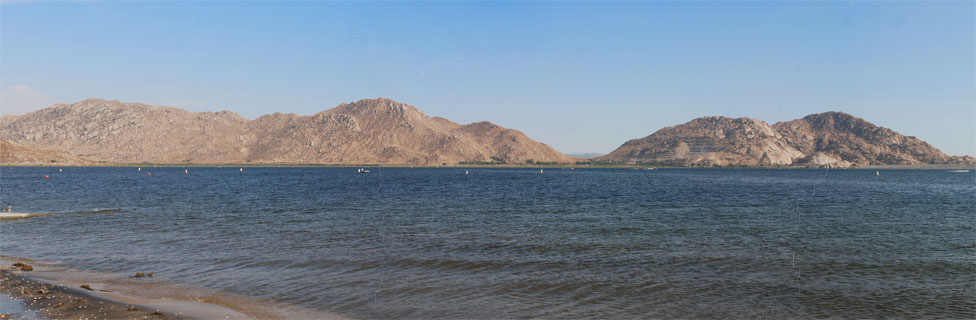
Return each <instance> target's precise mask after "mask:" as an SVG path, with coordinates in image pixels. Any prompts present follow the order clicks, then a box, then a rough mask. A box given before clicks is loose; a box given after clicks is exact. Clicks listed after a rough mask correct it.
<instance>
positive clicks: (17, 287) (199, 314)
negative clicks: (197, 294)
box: [0, 257, 268, 319]
mask: <svg viewBox="0 0 976 320" xmlns="http://www.w3.org/2000/svg"><path fill="white" fill-rule="evenodd" d="M10 261H17V262H15V263H10ZM0 262H3V266H2V267H0V294H3V295H6V296H5V297H6V298H8V299H10V300H12V302H19V303H22V304H23V305H24V307H25V308H24V310H20V311H21V312H15V313H13V314H5V315H4V318H13V319H18V318H31V317H42V318H47V319H252V318H255V317H252V316H249V315H247V314H244V313H242V312H239V311H236V310H233V309H231V308H228V307H225V306H221V305H217V304H212V303H207V302H201V301H189V300H179V299H161V298H143V297H137V296H133V295H127V294H125V293H122V292H119V291H116V290H113V289H115V288H116V287H118V286H113V285H112V284H110V283H108V282H106V281H103V279H100V278H98V277H92V279H91V280H92V281H90V282H89V281H79V274H68V272H65V271H64V270H63V269H60V268H52V267H50V266H49V265H46V264H43V263H38V262H35V261H33V260H30V259H15V258H14V259H12V258H10V257H2V258H0ZM10 309H13V311H18V310H17V309H18V308H10ZM3 312H7V311H6V310H4V311H3ZM28 314H29V315H28ZM264 316H268V315H267V314H265V315H264Z"/></svg>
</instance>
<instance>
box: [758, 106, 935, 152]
mask: <svg viewBox="0 0 976 320" xmlns="http://www.w3.org/2000/svg"><path fill="white" fill-rule="evenodd" d="M773 128H775V129H776V131H778V132H779V133H780V134H781V135H782V136H783V139H785V140H786V142H787V143H789V145H790V146H793V147H794V148H796V149H797V150H800V152H803V153H804V154H814V153H817V152H820V153H823V154H825V155H827V156H829V157H833V158H835V159H837V160H841V161H846V162H849V163H854V164H860V165H865V164H926V163H929V164H933V163H946V162H947V161H948V160H949V156H948V155H946V154H945V153H942V151H939V149H936V148H935V147H933V146H932V145H930V144H928V143H926V142H925V141H922V140H919V139H918V138H916V137H908V136H903V135H901V134H899V133H897V132H895V131H893V130H891V129H888V128H883V127H879V126H876V125H874V124H872V123H870V122H867V121H865V120H864V119H861V118H858V117H855V116H852V115H849V114H846V113H843V112H825V113H818V114H811V115H808V116H806V117H803V118H802V119H796V120H793V121H788V122H780V123H777V124H775V125H773Z"/></svg>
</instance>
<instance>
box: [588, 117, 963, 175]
mask: <svg viewBox="0 0 976 320" xmlns="http://www.w3.org/2000/svg"><path fill="white" fill-rule="evenodd" d="M599 160H610V161H620V162H627V163H638V162H640V163H673V164H680V165H701V166H712V165H722V166H727V165H799V166H816V167H820V166H829V167H850V166H859V165H898V164H973V163H976V162H974V161H973V158H972V157H950V156H948V155H946V154H945V153H943V152H942V151H939V150H938V149H936V148H935V147H933V146H931V145H929V144H928V143H925V142H924V141H921V140H919V139H918V138H915V137H907V136H903V135H901V134H899V133H897V132H895V131H892V130H891V129H887V128H883V127H879V126H876V125H874V124H871V123H870V122H867V121H865V120H864V119H861V118H858V117H854V116H851V115H849V114H845V113H842V112H826V113H820V114H812V115H809V116H806V117H804V118H802V119H797V120H793V121H789V122H780V123H776V124H774V125H772V126H770V125H768V124H766V123H765V122H763V121H760V120H755V119H749V118H738V119H732V118H726V117H705V118H699V119H695V120H692V121H690V122H687V123H684V124H681V125H677V126H673V127H668V128H664V129H661V130H658V131H657V132H655V133H654V134H652V135H650V136H647V137H644V138H641V139H634V140H630V141H628V142H627V143H624V144H623V145H622V146H620V148H618V149H617V150H615V151H613V152H611V153H610V154H608V155H606V156H604V157H601V158H599Z"/></svg>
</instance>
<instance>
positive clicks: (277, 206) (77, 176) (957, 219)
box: [0, 167, 976, 319]
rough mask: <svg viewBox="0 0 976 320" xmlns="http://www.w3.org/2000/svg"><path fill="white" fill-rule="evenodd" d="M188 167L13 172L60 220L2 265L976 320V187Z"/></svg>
mask: <svg viewBox="0 0 976 320" xmlns="http://www.w3.org/2000/svg"><path fill="white" fill-rule="evenodd" d="M184 169H185V168H176V167H168V168H148V167H147V168H142V171H137V169H136V168H64V172H58V169H57V168H25V167H14V168H9V167H8V168H0V206H2V207H6V206H8V205H12V206H13V207H14V208H15V211H21V212H30V211H42V212H52V213H54V215H53V216H51V217H39V218H32V219H24V220H18V221H4V222H0V254H4V255H11V256H21V257H30V258H38V259H44V260H48V261H54V262H58V263H60V264H64V265H66V266H71V267H74V268H81V269H87V270H95V271H102V272H118V273H129V272H130V271H132V270H139V271H142V270H153V271H155V272H156V274H157V275H159V276H158V277H161V279H166V280H167V281H171V282H173V283H178V284H185V285H190V286H198V287H202V288H210V289H215V290H220V291H222V292H227V293H230V294H239V295H246V296H250V297H254V298H256V299H260V300H264V301H269V302H273V303H277V304H282V305H291V306H299V307H302V308H307V309H309V310H317V311H319V312H323V313H329V314H340V315H343V316H348V317H353V318H415V319H421V318H423V319H430V318H434V319H445V318H449V319H455V318H467V319H478V318H540V317H541V318H643V317H652V318H661V317H715V318H725V317H730V316H731V317H772V318H783V317H820V316H844V317H854V318H874V317H922V318H930V317H951V318H970V319H971V318H974V317H976V175H974V173H973V172H968V173H955V172H949V171H948V170H881V171H880V175H875V171H874V170H829V171H828V170H779V169H746V170H741V169H740V170H732V169H658V170H633V169H580V168H577V169H575V170H569V169H557V168H551V169H546V170H545V173H544V174H540V173H539V170H538V169H477V168H474V169H463V168H462V169H455V168H413V169H411V168H374V169H372V173H370V174H356V169H355V168H244V171H243V172H242V171H239V168H238V167H232V168H231V167H227V168H192V167H191V168H188V170H189V174H184ZM465 170H467V171H468V172H469V174H465ZM149 172H151V173H152V175H151V176H150V175H148V174H147V173H149ZM44 175H49V176H50V178H49V179H45V178H44Z"/></svg>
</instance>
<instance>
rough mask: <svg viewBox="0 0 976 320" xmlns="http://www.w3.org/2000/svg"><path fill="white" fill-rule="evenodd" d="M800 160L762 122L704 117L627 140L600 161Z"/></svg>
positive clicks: (739, 162) (727, 162)
mask: <svg viewBox="0 0 976 320" xmlns="http://www.w3.org/2000/svg"><path fill="white" fill-rule="evenodd" d="M800 157H803V154H802V153H800V152H799V151H797V150H796V149H794V148H792V147H790V146H789V145H787V144H786V143H785V141H783V139H782V137H780V136H779V134H777V133H776V131H775V130H773V128H772V127H770V126H769V125H768V124H766V123H765V122H763V121H761V120H756V119H750V118H736V119H733V118H726V117H704V118H698V119H695V120H692V121H689V122H686V123H684V124H680V125H676V126H672V127H667V128H664V129H661V130H658V131H657V132H655V133H654V134H652V135H649V136H647V137H644V138H640V139H634V140H630V141H627V142H626V143H624V144H623V145H622V146H620V147H619V148H617V150H614V151H613V152H611V153H609V154H607V155H605V156H603V157H600V158H598V160H613V161H621V162H627V163H638V162H640V163H655V162H658V163H673V164H680V165H709V166H710V165H723V166H726V165H788V164H791V163H792V162H793V159H796V158H800Z"/></svg>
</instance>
